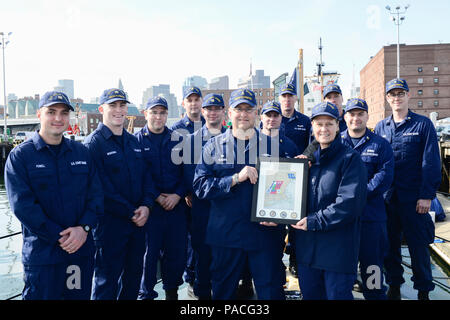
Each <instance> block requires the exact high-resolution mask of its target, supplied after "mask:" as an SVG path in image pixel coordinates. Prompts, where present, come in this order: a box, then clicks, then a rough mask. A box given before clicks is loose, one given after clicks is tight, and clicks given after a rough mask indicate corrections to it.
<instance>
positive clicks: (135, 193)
mask: <svg viewBox="0 0 450 320" xmlns="http://www.w3.org/2000/svg"><path fill="white" fill-rule="evenodd" d="M122 134H123V139H124V140H123V141H124V148H123V150H122V148H121V146H120V145H119V144H117V143H116V141H114V139H113V137H112V136H113V133H112V131H111V130H110V129H109V128H108V127H107V126H105V125H104V124H103V123H101V122H100V123H99V125H98V127H97V129H95V131H94V132H92V133H91V134H90V135H89V136H87V137H86V139H85V141H84V144H85V145H86V146H87V148H88V149H89V150H90V152H91V155H92V157H93V158H94V160H95V163H96V165H97V169H98V173H99V176H100V180H101V181H102V185H103V190H104V203H105V216H108V217H110V218H111V219H113V220H111V223H112V221H114V222H115V223H114V225H115V227H113V229H114V228H117V230H120V231H124V232H125V233H129V232H133V230H134V228H135V227H136V225H135V224H134V223H133V222H132V221H131V218H132V217H133V216H134V210H136V209H137V208H138V207H140V206H148V207H152V206H153V203H154V200H155V198H154V193H155V191H154V184H153V181H152V178H151V174H150V170H148V169H147V165H146V163H145V161H144V158H143V155H142V153H143V152H142V148H141V146H140V144H139V142H138V141H137V139H136V137H134V136H133V135H131V134H130V133H128V132H127V131H126V130H125V129H124V130H123V133H122ZM113 217H114V218H113ZM109 220H110V219H108V221H109ZM126 222H128V223H126ZM94 236H95V234H94ZM99 236H100V235H99Z"/></svg>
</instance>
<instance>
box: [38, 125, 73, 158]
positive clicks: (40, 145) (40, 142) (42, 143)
mask: <svg viewBox="0 0 450 320" xmlns="http://www.w3.org/2000/svg"><path fill="white" fill-rule="evenodd" d="M31 139H32V141H33V144H34V147H35V148H36V150H38V151H40V150H41V149H43V148H46V147H47V143H46V142H45V141H44V139H42V137H41V136H40V135H39V131H36V132H35V133H34V134H33V137H32V138H31ZM65 140H66V138H64V136H63V137H62V140H61V154H62V153H63V152H64V151H66V150H72V147H71V146H70V145H69V143H67V142H66V141H65Z"/></svg>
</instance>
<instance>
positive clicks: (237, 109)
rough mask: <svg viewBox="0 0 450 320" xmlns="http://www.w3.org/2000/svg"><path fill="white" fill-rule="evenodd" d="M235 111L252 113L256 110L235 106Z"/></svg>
mask: <svg viewBox="0 0 450 320" xmlns="http://www.w3.org/2000/svg"><path fill="white" fill-rule="evenodd" d="M233 110H234V111H236V112H237V113H246V114H250V113H252V112H254V111H255V108H252V109H241V108H233Z"/></svg>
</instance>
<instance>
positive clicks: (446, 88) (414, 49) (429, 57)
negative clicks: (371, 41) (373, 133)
mask: <svg viewBox="0 0 450 320" xmlns="http://www.w3.org/2000/svg"><path fill="white" fill-rule="evenodd" d="M395 77H397V46H396V45H390V46H384V47H383V48H381V49H380V51H378V53H377V54H376V55H375V56H373V57H371V59H370V61H369V62H368V63H367V64H366V66H364V68H363V69H362V70H361V71H360V86H361V89H360V91H361V92H360V96H361V98H362V99H365V100H366V101H367V104H368V105H369V115H370V117H369V122H368V124H367V125H368V126H369V127H370V128H373V127H375V125H376V124H377V123H378V122H379V121H380V120H382V119H384V118H386V117H388V116H389V115H391V114H392V111H391V108H390V106H389V104H388V103H387V101H386V96H385V85H386V82H387V81H389V80H391V79H394V78H395ZM400 77H401V78H404V79H405V80H406V81H407V82H408V86H409V91H410V93H411V99H410V102H409V108H410V109H411V110H412V111H414V112H416V113H419V114H422V115H425V116H427V117H429V116H430V113H431V112H437V113H438V119H442V118H445V117H449V116H450V44H448V43H446V44H424V45H404V44H403V45H400Z"/></svg>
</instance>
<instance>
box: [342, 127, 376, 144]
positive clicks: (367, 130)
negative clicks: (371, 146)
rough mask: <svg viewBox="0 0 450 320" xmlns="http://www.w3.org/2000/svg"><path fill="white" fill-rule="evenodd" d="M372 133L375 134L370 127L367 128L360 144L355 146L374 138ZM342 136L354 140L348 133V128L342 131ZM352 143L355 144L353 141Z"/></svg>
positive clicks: (344, 138)
mask: <svg viewBox="0 0 450 320" xmlns="http://www.w3.org/2000/svg"><path fill="white" fill-rule="evenodd" d="M372 135H373V133H372V131H370V130H369V128H366V133H365V134H364V136H362V137H361V138H360V140H359V142H358V144H357V145H356V146H354V148H356V147H359V146H360V145H363V144H364V143H366V142H367V141H369V140H370V139H371V138H372ZM341 138H342V139H343V140H347V141H349V142H350V141H352V138H351V137H350V135H349V134H348V129H347V130H345V131H344V132H342V133H341ZM350 145H353V143H351V144H350Z"/></svg>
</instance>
